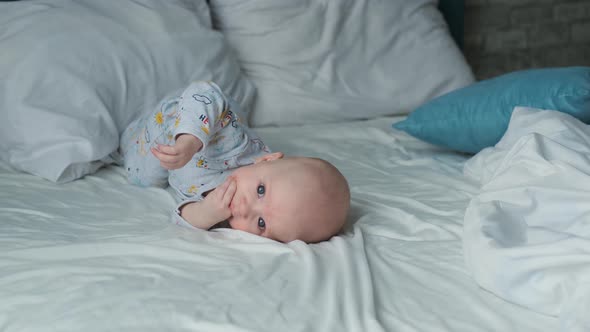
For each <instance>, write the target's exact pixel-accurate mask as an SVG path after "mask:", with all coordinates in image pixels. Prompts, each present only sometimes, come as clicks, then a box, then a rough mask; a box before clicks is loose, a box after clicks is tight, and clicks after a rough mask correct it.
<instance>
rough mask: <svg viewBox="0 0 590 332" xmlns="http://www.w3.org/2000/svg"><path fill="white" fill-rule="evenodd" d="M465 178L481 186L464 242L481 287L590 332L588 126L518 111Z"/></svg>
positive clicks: (553, 115) (467, 215)
mask: <svg viewBox="0 0 590 332" xmlns="http://www.w3.org/2000/svg"><path fill="white" fill-rule="evenodd" d="M589 111H590V110H589ZM464 173H465V174H466V175H467V176H469V177H472V178H474V179H476V180H478V181H479V182H480V183H481V189H480V192H479V193H478V194H476V195H475V196H474V197H473V199H472V200H471V201H470V203H469V205H468V208H467V210H466V213H465V220H464V238H463V250H464V255H465V260H466V264H467V267H468V269H469V270H470V271H471V273H472V275H473V277H474V278H475V280H476V281H477V283H478V284H479V285H480V286H481V287H482V288H484V289H486V290H488V291H490V292H492V293H494V294H496V295H497V296H499V297H501V298H503V299H505V300H507V301H510V302H513V303H517V304H519V305H522V306H525V307H528V308H530V309H532V310H534V311H537V312H540V313H544V314H547V315H552V316H558V317H559V318H560V324H561V328H562V330H564V331H590V126H588V125H585V124H584V123H582V122H581V121H579V120H577V119H575V118H574V117H572V116H570V115H567V114H565V113H561V112H556V111H547V110H539V109H532V108H525V107H516V108H515V110H514V112H513V114H512V118H511V120H510V124H509V128H508V130H507V132H506V134H505V135H504V137H503V138H502V139H501V140H500V142H499V143H498V144H496V146H495V147H492V148H487V149H484V150H482V151H481V152H480V153H478V154H477V155H475V156H474V157H473V158H471V159H470V160H468V161H467V162H466V164H465V166H464Z"/></svg>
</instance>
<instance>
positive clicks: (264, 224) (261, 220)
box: [258, 218, 266, 230]
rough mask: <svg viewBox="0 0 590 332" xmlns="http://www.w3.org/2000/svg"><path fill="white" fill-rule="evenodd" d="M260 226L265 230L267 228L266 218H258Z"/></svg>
mask: <svg viewBox="0 0 590 332" xmlns="http://www.w3.org/2000/svg"><path fill="white" fill-rule="evenodd" d="M258 228H260V229H261V230H264V229H265V228H266V223H265V222H264V219H262V218H258Z"/></svg>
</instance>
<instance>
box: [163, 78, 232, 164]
mask: <svg viewBox="0 0 590 332" xmlns="http://www.w3.org/2000/svg"><path fill="white" fill-rule="evenodd" d="M178 107H179V110H178V118H177V122H176V125H175V129H174V138H175V140H176V142H175V144H174V145H172V146H170V145H158V147H157V148H152V153H153V154H154V156H156V158H158V159H159V160H160V164H161V165H162V167H164V168H166V169H178V168H181V167H183V166H184V165H186V164H187V163H188V162H189V161H190V160H191V158H192V157H193V156H194V155H195V153H197V152H199V151H200V150H201V149H203V148H206V146H207V144H208V143H209V141H210V139H211V137H213V136H214V135H215V133H216V132H217V131H219V129H221V128H223V127H225V126H226V125H227V124H228V121H229V120H230V119H231V114H230V113H229V108H228V102H227V99H226V97H225V95H224V94H223V92H222V91H221V89H220V88H219V87H218V86H217V85H216V84H215V83H213V82H194V83H192V84H191V85H189V86H188V88H186V89H185V90H184V92H183V93H182V95H181V97H180V102H179V105H178Z"/></svg>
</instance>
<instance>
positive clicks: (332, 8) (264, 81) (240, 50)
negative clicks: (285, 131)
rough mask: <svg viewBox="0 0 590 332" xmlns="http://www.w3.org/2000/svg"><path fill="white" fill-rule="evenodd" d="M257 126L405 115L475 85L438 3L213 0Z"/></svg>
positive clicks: (418, 0)
mask: <svg viewBox="0 0 590 332" xmlns="http://www.w3.org/2000/svg"><path fill="white" fill-rule="evenodd" d="M210 3H211V13H212V15H213V25H214V27H216V28H218V29H220V30H221V31H223V32H224V35H225V37H226V39H227V40H228V42H229V43H230V44H231V46H232V47H233V48H234V49H235V51H236V53H237V56H238V61H240V64H241V66H242V68H243V70H244V73H245V74H246V75H247V76H248V77H249V78H251V80H252V81H253V83H254V85H256V87H257V90H258V95H257V99H256V101H255V106H254V108H253V111H252V113H251V118H250V120H251V121H250V122H251V124H252V125H253V126H265V125H287V124H302V123H312V122H337V121H344V120H349V119H361V118H373V117H377V116H382V115H394V114H404V113H408V112H409V111H411V110H413V109H414V108H416V107H417V106H418V105H420V104H422V103H424V102H425V101H427V100H429V99H431V98H433V97H435V96H438V95H440V94H443V93H445V92H448V91H450V90H454V89H457V88H460V87H463V86H465V85H467V84H470V83H472V82H473V75H472V72H471V70H470V68H469V66H468V65H467V63H466V61H465V59H464V58H463V56H462V54H461V52H460V51H459V49H458V47H457V46H456V45H455V43H454V42H453V40H452V38H451V36H450V34H449V32H448V28H447V26H446V23H445V22H444V19H443V17H442V15H441V14H440V13H439V12H438V10H437V8H436V4H437V1H436V0H387V1H383V0H288V1H276V0H248V1H244V0H211V1H210Z"/></svg>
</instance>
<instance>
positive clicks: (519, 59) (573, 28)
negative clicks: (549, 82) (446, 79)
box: [464, 0, 590, 79]
mask: <svg viewBox="0 0 590 332" xmlns="http://www.w3.org/2000/svg"><path fill="white" fill-rule="evenodd" d="M464 51H465V56H466V57H467V61H468V62H469V63H470V64H471V66H472V68H473V70H474V72H475V75H476V76H477V78H478V79H484V78H488V77H492V76H496V75H499V74H502V73H506V72H509V71H514V70H518V69H525V68H538V67H555V66H575V65H583V66H590V0H466V1H465V50H464Z"/></svg>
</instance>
